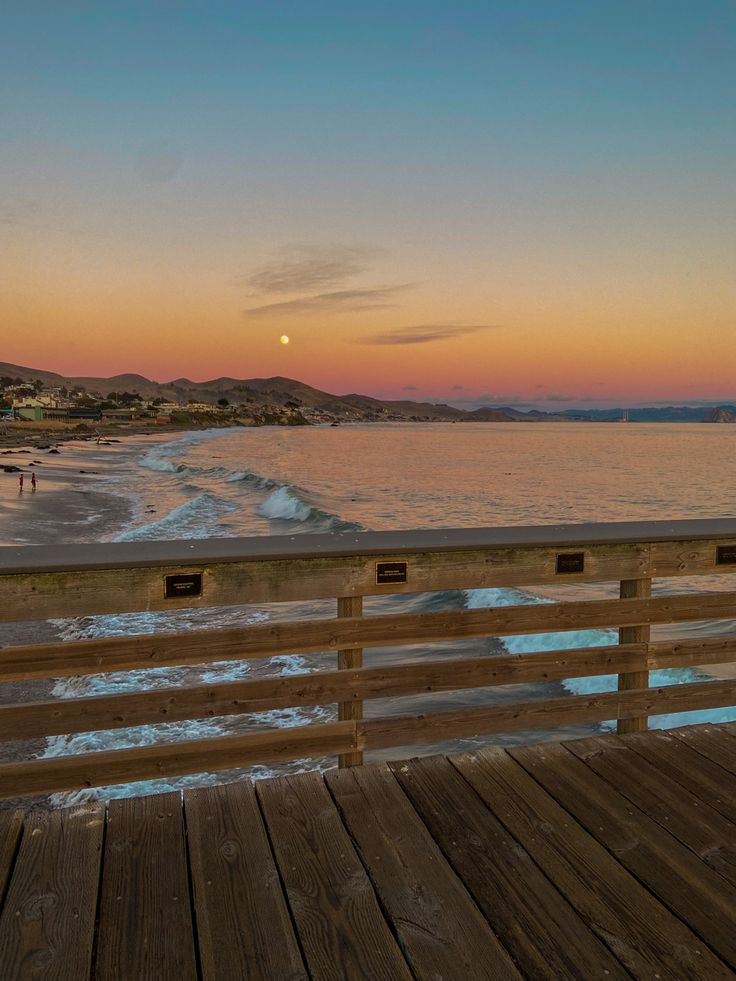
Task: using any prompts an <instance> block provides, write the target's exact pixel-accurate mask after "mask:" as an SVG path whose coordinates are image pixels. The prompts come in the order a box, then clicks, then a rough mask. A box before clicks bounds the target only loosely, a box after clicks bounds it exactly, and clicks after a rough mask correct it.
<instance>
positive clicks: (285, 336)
mask: <svg viewBox="0 0 736 981" xmlns="http://www.w3.org/2000/svg"><path fill="white" fill-rule="evenodd" d="M279 340H280V341H281V343H282V344H288V343H289V338H288V337H287V335H286V334H282V335H281V337H280V338H279Z"/></svg>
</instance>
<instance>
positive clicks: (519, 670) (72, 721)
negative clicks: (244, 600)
mask: <svg viewBox="0 0 736 981" xmlns="http://www.w3.org/2000/svg"><path fill="white" fill-rule="evenodd" d="M727 661H736V637H733V638H717V639H709V640H703V641H697V642H687V641H669V642H662V643H659V644H652V645H650V647H649V648H648V647H647V645H646V644H627V645H613V646H610V647H583V648H577V649H570V650H562V651H541V652H539V653H536V654H511V655H497V656H488V657H474V658H463V659H457V658H456V659H450V660H428V659H424V660H417V661H408V662H404V663H402V664H398V665H386V666H383V667H374V668H360V669H352V670H350V669H348V670H344V669H343V670H338V671H317V672H313V673H310V674H306V673H305V674H302V675H292V676H289V677H285V678H284V677H279V678H261V679H258V680H256V681H232V682H223V683H222V684H219V685H206V686H205V685H193V686H188V687H181V686H179V687H172V688H164V689H158V690H156V691H148V692H133V693H129V694H123V695H100V696H95V697H84V698H74V699H58V698H57V699H52V700H49V701H45V702H32V703H25V704H18V705H0V740H2V741H11V740H15V739H35V738H39V737H43V736H57V735H63V734H65V733H72V732H93V731H96V730H102V729H120V728H125V727H128V726H139V725H148V724H156V723H161V722H177V721H182V720H185V719H203V718H212V717H216V716H232V715H241V714H247V713H254V712H265V711H268V710H271V709H283V708H292V707H294V706H314V705H327V704H331V703H333V702H338V703H340V702H343V703H345V702H347V703H349V702H350V701H352V700H355V701H360V700H362V699H376V698H390V697H395V696H401V695H416V694H425V695H426V694H431V693H432V692H443V691H460V690H463V689H473V688H486V687H488V688H490V687H495V686H500V685H511V684H526V683H531V682H545V681H554V680H562V679H564V678H582V677H595V676H600V675H607V674H611V675H613V674H618V673H620V672H622V671H630V672H633V671H649V670H654V669H657V668H659V669H662V668H674V667H678V668H683V667H694V666H697V665H702V664H713V663H715V662H717V663H724V662H727Z"/></svg>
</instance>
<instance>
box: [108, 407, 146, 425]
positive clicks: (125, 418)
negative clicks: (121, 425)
mask: <svg viewBox="0 0 736 981" xmlns="http://www.w3.org/2000/svg"><path fill="white" fill-rule="evenodd" d="M138 415H139V413H138V411H137V410H136V409H122V408H117V409H103V410H102V418H103V419H107V420H109V421H110V422H132V421H133V419H135V418H136V417H137V416H138Z"/></svg>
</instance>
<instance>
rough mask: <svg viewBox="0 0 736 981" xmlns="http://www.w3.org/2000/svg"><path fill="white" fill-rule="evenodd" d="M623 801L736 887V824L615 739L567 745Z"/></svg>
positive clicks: (581, 741)
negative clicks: (644, 815)
mask: <svg viewBox="0 0 736 981" xmlns="http://www.w3.org/2000/svg"><path fill="white" fill-rule="evenodd" d="M566 747H567V749H569V750H570V752H571V753H573V754H574V755H575V756H577V758H578V759H580V760H582V761H583V762H584V763H585V764H586V765H587V766H589V767H590V769H591V770H593V771H594V772H595V773H597V774H598V775H599V776H600V777H602V778H603V779H604V780H606V781H607V783H609V784H610V785H611V786H612V787H613V788H614V789H615V790H617V791H618V792H619V793H620V794H621V795H622V797H626V799H627V800H630V801H631V803H632V804H635V805H636V806H637V807H638V808H639V809H640V810H641V811H643V812H644V813H645V814H647V815H648V816H649V817H650V818H652V820H654V821H656V822H657V824H659V825H660V827H662V828H663V829H664V830H665V832H668V833H669V834H671V835H674V837H675V838H677V839H678V841H681V842H682V843H683V845H686V846H687V847H688V848H690V849H691V851H693V852H694V853H695V854H696V855H697V856H698V858H699V859H700V860H701V861H702V862H704V863H705V864H706V865H708V866H709V867H710V868H712V869H713V870H714V871H715V872H718V873H719V874H720V875H722V876H723V878H724V879H727V880H728V881H729V882H730V883H731V885H734V886H736V825H735V824H732V823H731V821H729V820H728V819H727V818H725V817H724V816H723V815H722V814H720V813H719V812H718V811H716V810H714V809H713V808H712V807H710V806H709V805H708V804H706V803H705V802H704V801H701V800H700V799H699V798H698V797H696V796H695V795H694V794H692V793H690V791H689V790H686V789H685V788H684V787H683V786H682V785H681V784H679V783H677V782H676V781H675V780H672V779H671V778H670V777H668V776H667V775H666V774H663V773H660V772H659V771H658V770H657V768H656V767H655V766H652V764H651V763H648V762H647V761H646V760H644V759H642V758H641V757H639V756H637V755H636V753H632V752H631V750H630V749H628V748H627V746H626V744H625V743H622V742H619V741H618V740H617V739H615V738H614V737H613V736H599V737H596V738H593V739H579V740H578V739H574V740H571V741H569V742H568V743H567V744H566Z"/></svg>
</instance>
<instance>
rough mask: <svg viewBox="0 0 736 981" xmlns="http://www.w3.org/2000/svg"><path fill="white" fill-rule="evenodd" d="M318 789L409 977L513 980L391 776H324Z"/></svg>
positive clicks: (500, 950) (385, 772)
mask: <svg viewBox="0 0 736 981" xmlns="http://www.w3.org/2000/svg"><path fill="white" fill-rule="evenodd" d="M326 781H327V785H328V787H329V789H330V791H331V793H332V795H333V797H334V799H335V801H336V803H337V806H338V808H339V809H340V813H341V814H342V819H343V821H344V822H345V824H346V826H347V828H348V830H349V831H350V835H351V837H352V839H353V841H354V842H355V843H356V845H357V847H358V850H359V852H360V855H361V858H362V860H363V864H364V865H365V867H366V868H367V870H368V874H369V875H370V877H371V881H372V882H373V885H374V888H375V889H376V892H377V893H378V896H379V898H380V901H381V906H382V908H383V910H384V911H385V913H386V914H387V915H388V917H389V918H390V921H391V923H392V925H393V929H394V930H395V932H396V934H397V936H398V938H399V942H400V944H401V949H402V951H403V953H404V956H405V957H406V959H407V960H408V962H409V965H410V966H411V969H412V972H413V974H414V976H415V977H417V978H427V979H430V978H452V977H458V978H460V977H463V978H472V979H474V981H475V979H478V981H481V979H487V981H491V979H493V981H497V979H499V978H509V979H510V978H518V977H520V975H519V973H518V971H517V970H516V968H515V967H514V964H513V961H512V960H511V958H510V956H509V954H508V953H507V951H506V950H505V948H504V947H503V946H502V945H501V943H500V942H499V940H498V938H497V937H496V935H495V934H494V933H493V931H492V930H491V929H490V927H489V925H488V923H487V922H486V920H485V918H484V917H483V915H482V914H481V913H480V911H479V910H478V907H477V906H476V905H475V903H474V902H473V900H472V899H471V897H470V895H469V894H468V892H467V890H466V889H465V886H464V885H463V884H462V882H461V881H460V880H459V879H458V878H457V876H456V875H455V873H454V872H453V871H452V869H451V868H450V866H449V865H448V863H447V860H446V859H445V857H444V855H443V854H442V852H441V851H440V850H439V848H438V847H437V845H436V843H435V841H434V839H433V838H432V836H431V835H430V834H429V832H428V831H427V829H426V827H425V826H424V824H423V823H422V821H421V820H420V819H419V817H418V816H417V813H416V811H415V810H414V808H413V807H412V806H411V804H410V803H409V801H408V800H407V798H406V796H405V794H404V793H403V792H402V790H401V789H400V787H399V785H398V783H397V782H396V779H395V777H394V776H393V774H392V773H391V771H390V770H389V769H388V768H387V767H386V766H385V765H384V766H368V767H360V768H358V769H351V770H350V771H349V772H345V771H336V770H332V771H331V772H329V773H327V775H326Z"/></svg>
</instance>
